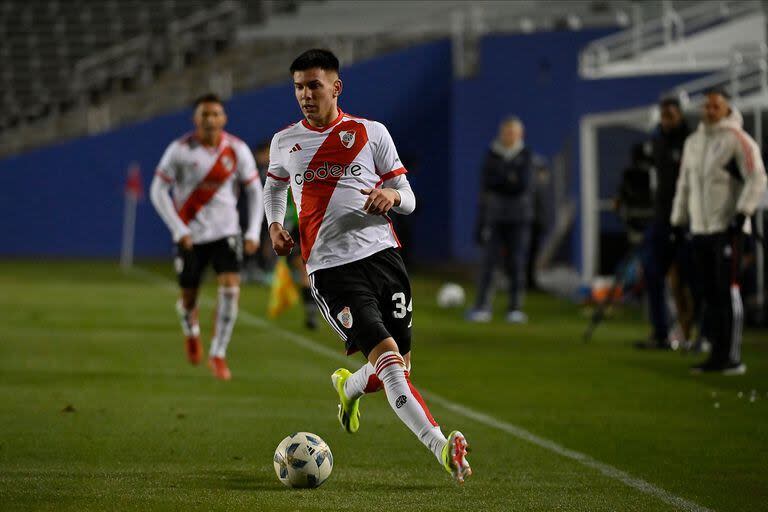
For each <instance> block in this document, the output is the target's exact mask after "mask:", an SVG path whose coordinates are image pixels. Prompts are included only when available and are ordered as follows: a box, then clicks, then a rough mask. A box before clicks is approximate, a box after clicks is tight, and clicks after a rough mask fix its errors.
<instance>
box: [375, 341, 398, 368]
mask: <svg viewBox="0 0 768 512" xmlns="http://www.w3.org/2000/svg"><path fill="white" fill-rule="evenodd" d="M387 352H397V353H400V351H399V349H398V347H397V343H396V342H395V339H394V338H392V337H389V338H385V339H383V340H381V341H380V342H379V343H378V344H377V345H376V346H375V347H373V350H371V351H370V352H369V353H368V361H369V362H370V363H371V364H372V365H374V367H375V366H376V361H378V360H379V357H381V355H382V354H385V353H387Z"/></svg>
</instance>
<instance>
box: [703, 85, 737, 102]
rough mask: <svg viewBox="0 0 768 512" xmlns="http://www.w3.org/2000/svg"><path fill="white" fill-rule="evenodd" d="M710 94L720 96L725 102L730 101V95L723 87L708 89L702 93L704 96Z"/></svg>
mask: <svg viewBox="0 0 768 512" xmlns="http://www.w3.org/2000/svg"><path fill="white" fill-rule="evenodd" d="M710 94H717V95H719V96H722V97H723V98H725V99H726V100H730V99H731V95H730V94H728V91H727V90H726V89H725V87H710V88H709V89H707V90H705V91H704V95H705V96H709V95H710Z"/></svg>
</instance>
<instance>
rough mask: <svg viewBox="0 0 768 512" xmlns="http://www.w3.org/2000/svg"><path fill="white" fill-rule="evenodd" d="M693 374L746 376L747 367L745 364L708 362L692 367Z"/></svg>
mask: <svg viewBox="0 0 768 512" xmlns="http://www.w3.org/2000/svg"><path fill="white" fill-rule="evenodd" d="M691 373H693V374H701V373H720V374H722V375H728V376H731V375H744V374H745V373H747V365H745V364H744V363H741V362H739V363H733V362H728V363H719V362H716V361H712V360H708V361H706V362H705V363H702V364H698V365H696V366H691Z"/></svg>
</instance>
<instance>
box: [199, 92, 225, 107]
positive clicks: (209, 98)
mask: <svg viewBox="0 0 768 512" xmlns="http://www.w3.org/2000/svg"><path fill="white" fill-rule="evenodd" d="M201 103H218V104H219V105H221V106H222V107H223V106H224V102H223V101H222V100H221V98H220V97H219V95H218V94H216V93H213V92H207V93H205V94H203V95H202V96H198V97H197V98H195V101H194V103H192V108H195V109H196V108H197V107H198V106H200V104H201Z"/></svg>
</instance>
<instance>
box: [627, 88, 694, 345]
mask: <svg viewBox="0 0 768 512" xmlns="http://www.w3.org/2000/svg"><path fill="white" fill-rule="evenodd" d="M659 114H660V122H659V125H658V127H657V128H656V130H655V132H654V134H653V139H652V148H653V149H652V158H653V169H654V170H655V179H654V180H652V182H653V183H655V187H653V189H654V190H653V192H652V194H653V219H652V220H651V223H650V225H649V226H648V228H647V229H646V230H645V236H644V247H643V251H642V262H643V272H644V277H645V283H646V285H647V287H648V306H649V311H650V317H651V325H652V326H653V333H652V335H651V339H649V340H648V341H646V342H638V343H637V344H636V345H635V346H636V347H637V348H647V349H660V350H675V349H676V348H677V347H678V343H679V341H680V340H677V339H671V338H670V320H669V311H668V309H667V293H666V279H667V273H668V272H669V271H670V268H671V267H672V266H673V264H674V263H675V262H676V261H679V260H680V258H679V257H678V254H677V253H678V252H679V251H678V249H682V248H681V247H680V245H679V244H675V243H673V241H672V240H671V236H672V225H671V224H670V223H669V217H670V214H671V212H672V200H673V199H674V197H675V186H676V184H677V177H678V175H679V173H680V160H681V159H682V156H683V144H685V139H686V138H687V137H688V135H689V134H690V132H691V131H690V129H689V128H688V123H686V121H685V117H683V111H682V109H681V108H680V102H679V101H678V100H677V99H676V98H665V99H663V100H661V102H660V103H659ZM681 267H682V266H681V265H679V264H678V265H675V268H676V272H677V273H678V275H680V272H684V271H685V269H683V268H681ZM677 281H678V282H679V281H680V280H677ZM680 284H681V286H682V285H683V283H680ZM676 295H682V294H676ZM680 309H682V308H681V307H680V306H678V310H680ZM688 309H691V308H690V307H689V308H688ZM678 316H679V317H680V319H681V320H683V317H684V316H685V314H684V311H678ZM681 323H683V322H682V321H681ZM688 324H690V321H689V322H688ZM684 330H687V331H688V333H686V334H689V333H690V327H688V328H687V329H684Z"/></svg>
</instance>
